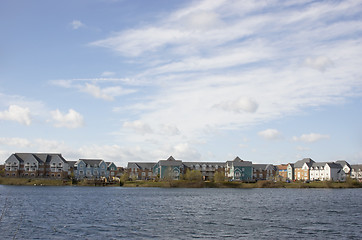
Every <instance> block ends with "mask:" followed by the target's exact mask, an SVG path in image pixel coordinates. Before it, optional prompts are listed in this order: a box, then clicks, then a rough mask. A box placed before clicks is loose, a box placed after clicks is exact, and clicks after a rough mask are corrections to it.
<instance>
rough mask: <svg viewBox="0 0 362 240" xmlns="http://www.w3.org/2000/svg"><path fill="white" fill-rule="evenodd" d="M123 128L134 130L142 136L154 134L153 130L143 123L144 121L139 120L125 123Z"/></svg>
mask: <svg viewBox="0 0 362 240" xmlns="http://www.w3.org/2000/svg"><path fill="white" fill-rule="evenodd" d="M123 127H124V128H128V129H132V130H134V131H136V132H137V133H140V134H142V135H144V134H149V133H153V130H152V128H151V127H150V126H149V125H148V124H146V123H143V122H142V121H139V120H136V121H133V122H125V123H123Z"/></svg>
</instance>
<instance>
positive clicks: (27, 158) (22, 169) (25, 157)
mask: <svg viewBox="0 0 362 240" xmlns="http://www.w3.org/2000/svg"><path fill="white" fill-rule="evenodd" d="M68 170H69V165H68V162H67V161H66V160H65V159H64V158H63V157H62V155H61V154H53V153H14V154H11V155H10V157H9V158H8V159H7V160H5V176H7V177H51V178H66V177H67V176H68Z"/></svg>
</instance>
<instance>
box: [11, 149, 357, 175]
mask: <svg viewBox="0 0 362 240" xmlns="http://www.w3.org/2000/svg"><path fill="white" fill-rule="evenodd" d="M121 169H122V171H120V170H121ZM187 170H191V171H192V170H197V171H200V172H201V174H202V177H203V180H212V179H213V178H214V177H215V174H216V173H218V175H219V176H223V177H224V178H225V179H226V180H233V181H234V180H235V181H257V180H284V181H285V180H289V181H294V180H302V181H316V180H320V181H325V180H326V181H345V180H346V179H347V177H350V178H354V179H358V180H359V181H362V165H350V164H349V163H348V162H346V161H342V160H340V161H336V162H315V161H314V160H312V159H311V158H304V159H302V160H299V161H297V162H295V163H288V164H281V165H273V164H254V163H252V162H251V161H245V160H242V159H241V158H239V157H236V158H235V159H233V160H229V161H226V162H184V161H182V160H176V159H175V158H173V157H172V156H170V157H169V158H168V159H164V160H159V161H158V162H129V163H128V165H127V168H126V170H125V172H126V173H127V174H128V176H129V178H131V179H135V180H155V179H165V178H168V179H180V178H181V176H182V175H183V174H186V172H187ZM120 174H123V168H119V167H117V166H116V165H115V164H114V163H113V162H106V161H104V160H102V159H79V160H78V161H68V160H66V159H64V157H63V156H62V155H61V154H53V153H14V154H11V155H10V156H9V157H8V159H6V160H5V164H4V176H6V177H45V178H59V179H65V178H75V179H83V178H88V179H101V178H114V177H116V176H120Z"/></svg>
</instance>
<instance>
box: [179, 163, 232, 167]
mask: <svg viewBox="0 0 362 240" xmlns="http://www.w3.org/2000/svg"><path fill="white" fill-rule="evenodd" d="M183 164H184V165H185V166H186V167H189V168H193V167H194V166H195V165H200V166H202V165H204V164H206V165H207V166H211V167H215V166H216V165H217V166H219V167H225V165H226V163H224V162H183Z"/></svg>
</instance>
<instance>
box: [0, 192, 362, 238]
mask: <svg viewBox="0 0 362 240" xmlns="http://www.w3.org/2000/svg"><path fill="white" fill-rule="evenodd" d="M0 209H1V211H0V213H3V214H2V219H1V220H0V238H1V239H13V238H14V237H15V239H151V238H153V239H190V238H199V239H225V238H230V239H232V238H244V239H290V238H304V239H326V238H328V239H361V238H362V189H187V188H186V189H175V188H167V189H166V188H121V187H69V186H68V187H44V186H43V187H41V186H4V185H0Z"/></svg>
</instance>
